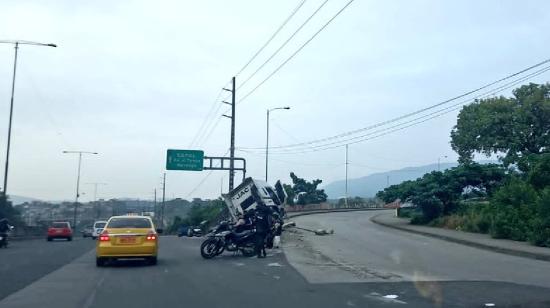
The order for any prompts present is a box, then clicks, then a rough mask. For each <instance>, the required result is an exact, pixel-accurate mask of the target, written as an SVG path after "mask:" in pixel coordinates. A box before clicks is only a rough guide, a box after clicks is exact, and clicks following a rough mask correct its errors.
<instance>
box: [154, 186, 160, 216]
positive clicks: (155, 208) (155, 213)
mask: <svg viewBox="0 0 550 308" xmlns="http://www.w3.org/2000/svg"><path fill="white" fill-rule="evenodd" d="M153 196H154V197H153V213H154V215H155V220H156V221H157V223H158V220H159V218H158V212H157V189H156V188H155V190H154V191H153Z"/></svg>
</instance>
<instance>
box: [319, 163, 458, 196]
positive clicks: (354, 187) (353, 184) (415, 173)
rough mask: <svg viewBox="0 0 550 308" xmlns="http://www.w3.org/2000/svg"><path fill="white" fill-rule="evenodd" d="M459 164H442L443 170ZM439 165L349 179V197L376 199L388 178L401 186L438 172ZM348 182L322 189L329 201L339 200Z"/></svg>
mask: <svg viewBox="0 0 550 308" xmlns="http://www.w3.org/2000/svg"><path fill="white" fill-rule="evenodd" d="M457 165H458V164H457V163H441V170H445V169H449V168H452V167H456V166H457ZM436 170H437V164H432V165H426V166H419V167H407V168H403V169H399V170H393V171H388V172H381V173H374V174H371V175H368V176H364V177H361V178H356V179H348V196H349V197H356V196H358V197H364V198H369V197H374V196H375V195H376V193H377V192H378V191H380V190H382V189H384V188H386V186H387V181H388V176H389V183H390V185H394V184H399V183H401V182H404V181H407V180H415V179H417V178H419V177H422V176H423V175H424V174H426V173H429V172H432V171H436ZM345 187H346V181H345V180H342V181H335V182H332V183H329V184H327V185H326V186H324V187H322V188H323V189H324V190H325V193H326V194H327V195H328V198H329V199H338V198H341V197H343V196H344V195H345V189H346V188H345Z"/></svg>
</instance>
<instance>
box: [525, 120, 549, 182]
mask: <svg viewBox="0 0 550 308" xmlns="http://www.w3.org/2000/svg"><path fill="white" fill-rule="evenodd" d="M549 121H550V119H549ZM531 161H532V167H531V169H530V170H529V173H528V175H527V179H528V181H529V183H530V184H531V185H533V187H534V188H535V189H538V190H542V189H544V188H546V187H550V153H545V154H541V155H536V157H535V156H531Z"/></svg>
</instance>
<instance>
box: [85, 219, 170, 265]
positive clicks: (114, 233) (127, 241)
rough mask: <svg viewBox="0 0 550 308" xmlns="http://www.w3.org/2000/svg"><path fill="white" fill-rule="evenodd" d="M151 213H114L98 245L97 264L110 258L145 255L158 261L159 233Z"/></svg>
mask: <svg viewBox="0 0 550 308" xmlns="http://www.w3.org/2000/svg"><path fill="white" fill-rule="evenodd" d="M159 233H162V230H160V229H159V230H156V229H155V225H154V224H153V221H152V220H151V218H150V217H148V216H113V217H111V218H109V220H108V221H107V224H106V225H105V228H104V229H103V232H101V234H100V235H99V237H98V240H97V244H96V265H97V266H103V265H105V263H106V262H107V261H108V260H110V259H121V258H124V259H126V258H143V259H146V260H147V262H148V263H149V264H151V265H155V264H157V254H158V234H159Z"/></svg>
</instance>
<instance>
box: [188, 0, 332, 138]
mask: <svg viewBox="0 0 550 308" xmlns="http://www.w3.org/2000/svg"><path fill="white" fill-rule="evenodd" d="M327 1H328V0H327ZM305 2H306V0H302V1H301V2H300V3H299V4H298V6H296V7H295V8H294V10H293V11H292V12H291V14H290V15H289V16H288V17H287V18H286V19H285V21H284V22H283V23H282V24H281V25H280V26H279V28H277V30H276V31H275V32H274V33H273V34H272V35H271V37H270V38H269V39H268V40H267V42H265V44H264V45H263V46H262V47H261V48H260V49H259V50H258V51H256V53H255V54H254V55H253V56H252V58H250V59H249V60H248V62H247V63H246V64H245V65H244V66H243V67H242V68H241V69H240V70H239V71H238V72H237V74H235V76H238V75H239V74H240V73H242V72H243V71H244V70H245V69H246V68H247V67H248V65H250V63H252V61H254V59H256V57H257V56H258V55H259V54H260V53H261V52H262V51H263V50H264V49H265V48H266V47H267V45H269V43H270V42H271V41H272V40H273V39H274V38H275V37H276V36H277V34H279V32H280V31H281V30H282V29H283V28H284V27H285V25H286V24H287V23H288V22H289V21H290V20H291V19H292V17H294V15H296V13H297V12H298V11H299V10H300V8H301V7H302V6H303V5H304V3H305ZM229 82H230V81H228V83H229ZM228 83H226V84H225V85H224V87H225V86H227V84H228ZM241 86H242V85H241ZM222 88H223V87H222ZM239 88H240V87H239ZM222 92H223V89H220V92H219V93H218V95H217V97H216V99H215V100H214V102H213V103H212V106H211V108H210V110H209V112H208V114H207V116H206V118H205V119H204V121H203V123H202V125H201V126H200V128H199V130H198V131H197V134H196V135H195V137H194V138H193V140H192V141H191V143H190V144H189V147H190V148H191V147H192V146H193V145H197V146H198V145H199V144H200V142H199V141H200V140H201V139H204V141H203V142H205V141H206V140H208V139H209V138H210V135H211V134H212V132H213V131H214V129H215V128H216V126H217V125H218V122H219V119H218V120H217V121H216V123H215V124H214V125H213V126H211V123H212V122H211V116H212V114H213V115H214V117H216V115H217V114H218V112H219V111H220V109H221V105H218V108H216V104H219V101H218V99H219V98H220V96H221V94H222ZM214 110H215V111H214ZM224 113H225V112H224ZM207 123H208V124H207ZM207 132H209V133H207ZM204 136H207V137H206V138H204Z"/></svg>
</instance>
